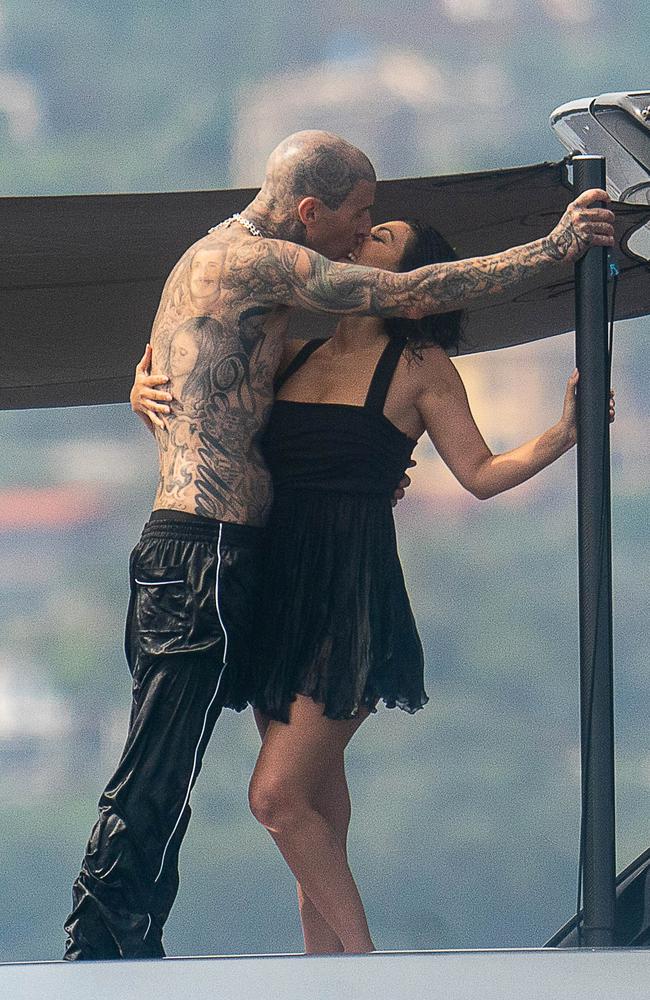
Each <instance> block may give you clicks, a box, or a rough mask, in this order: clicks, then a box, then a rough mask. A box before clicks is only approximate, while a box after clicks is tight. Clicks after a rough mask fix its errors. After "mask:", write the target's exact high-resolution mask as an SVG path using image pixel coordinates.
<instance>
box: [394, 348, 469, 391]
mask: <svg viewBox="0 0 650 1000" xmlns="http://www.w3.org/2000/svg"><path fill="white" fill-rule="evenodd" d="M405 357H406V364H407V371H408V378H409V381H411V382H412V384H413V387H414V388H415V389H416V391H421V390H423V389H428V388H430V387H431V385H432V384H436V383H438V384H439V383H440V382H441V381H448V380H449V379H452V380H454V381H455V380H456V379H457V378H458V372H457V370H456V368H455V366H454V364H453V363H452V361H451V359H450V358H449V356H448V354H447V352H446V351H445V350H444V348H442V347H440V346H439V345H438V344H430V345H428V346H427V347H421V348H418V349H417V350H416V351H414V352H413V353H412V354H411V353H408V354H406V355H405Z"/></svg>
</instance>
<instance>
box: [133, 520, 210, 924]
mask: <svg viewBox="0 0 650 1000" xmlns="http://www.w3.org/2000/svg"><path fill="white" fill-rule="evenodd" d="M222 531H223V524H220V525H219V538H218V540H217V572H216V577H215V583H214V593H215V602H216V605H217V617H218V618H219V624H220V625H221V630H222V632H223V638H224V644H223V660H222V662H221V671H220V673H219V679H218V680H217V684H216V687H215V689H214V694H213V695H212V698H211V699H210V704H209V705H208V707H207V708H206V710H205V715H204V717H203V726H202V727H201V735H200V736H199V740H198V743H197V744H196V749H195V751H194V762H193V764H192V773H191V775H190V780H189V783H188V786H187V794H186V795H185V801H184V802H183V805H182V808H181V811H180V813H179V814H178V819H177V820H176V822H175V824H174V829H173V830H172V832H171V833H170V835H169V838H168V840H167V843H166V844H165V848H164V850H163V853H162V858H161V861H160V868H159V869H158V874H157V875H156V877H155V879H154V882H157V881H158V879H159V878H160V876H161V875H162V870H163V867H164V865H165V856H166V854H167V848H168V847H169V845H170V843H171V840H172V837H173V836H174V834H175V833H176V830H177V829H178V824H179V823H180V821H181V817H182V815H183V813H184V812H185V807H186V806H187V803H188V802H189V798H190V792H191V790H192V782H193V781H194V775H195V773H196V765H197V759H198V754H199V747H200V746H201V740H202V739H203V734H204V733H205V727H206V725H207V721H208V714H209V712H210V709H211V708H212V705H213V703H214V700H215V698H216V697H217V694H218V693H219V688H220V686H221V678H222V677H223V672H224V670H225V667H226V653H227V650H228V633H227V632H226V628H225V626H224V623H223V618H222V617H221V608H220V607H219V571H220V570H221V533H222ZM148 933H149V928H148V927H147V930H146V932H145V937H146V936H147V934H148ZM143 940H144V938H143Z"/></svg>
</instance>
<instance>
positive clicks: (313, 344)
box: [273, 337, 327, 392]
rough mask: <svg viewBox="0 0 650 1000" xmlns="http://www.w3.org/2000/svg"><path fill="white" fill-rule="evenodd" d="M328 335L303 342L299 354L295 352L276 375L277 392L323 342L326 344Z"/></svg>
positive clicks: (275, 385) (275, 387)
mask: <svg viewBox="0 0 650 1000" xmlns="http://www.w3.org/2000/svg"><path fill="white" fill-rule="evenodd" d="M326 340H327V337H315V338H314V340H308V341H307V343H306V344H303V345H302V347H301V348H300V350H299V351H298V352H297V354H294V356H293V358H292V359H291V361H290V362H289V364H288V365H287V367H286V368H285V369H284V371H282V372H280V374H279V375H277V376H276V379H275V382H274V384H273V388H274V389H275V391H276V392H277V391H278V389H280V388H281V387H282V386H283V385H284V383H285V382H286V381H287V379H288V378H291V376H292V375H293V373H294V372H296V371H298V369H299V368H301V367H302V365H304V363H305V361H306V360H307V358H310V357H311V356H312V354H313V353H314V351H315V350H317V349H318V348H319V347H320V346H321V344H324V343H325V342H326Z"/></svg>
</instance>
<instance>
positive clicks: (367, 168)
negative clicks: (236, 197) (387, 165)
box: [262, 131, 376, 210]
mask: <svg viewBox="0 0 650 1000" xmlns="http://www.w3.org/2000/svg"><path fill="white" fill-rule="evenodd" d="M375 180H376V176H375V171H374V169H373V166H372V163H371V162H370V160H369V159H368V157H367V156H366V155H365V153H362V152H361V150H360V149H357V148H356V146H353V145H352V144H351V143H349V142H346V140H345V139H341V137H340V136H338V135H332V133H330V132H320V131H305V132H295V133H294V134H293V135H290V136H288V137H287V138H286V139H283V140H282V142H281V143H280V144H279V145H278V146H276V148H275V149H274V150H273V152H272V153H271V155H270V156H269V158H268V161H267V164H266V175H265V178H264V185H263V188H262V191H263V192H264V194H265V195H266V196H267V197H269V196H270V197H273V195H275V198H273V200H274V201H276V200H277V201H285V199H286V198H291V199H294V200H300V199H301V198H308V197H313V198H319V199H320V200H321V201H322V202H323V203H324V204H325V205H327V207H328V208H330V209H332V210H336V209H337V208H340V206H341V205H342V204H343V202H344V201H345V199H346V198H347V197H348V195H349V194H350V193H351V191H352V190H353V188H354V187H355V185H356V184H358V183H359V181H370V182H371V183H372V182H374V181H375Z"/></svg>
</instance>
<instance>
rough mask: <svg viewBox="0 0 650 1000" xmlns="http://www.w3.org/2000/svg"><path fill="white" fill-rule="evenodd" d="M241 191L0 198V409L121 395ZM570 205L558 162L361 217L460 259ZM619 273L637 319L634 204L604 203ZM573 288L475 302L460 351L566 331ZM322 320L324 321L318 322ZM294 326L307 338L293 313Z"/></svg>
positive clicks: (646, 307) (642, 306) (502, 243)
mask: <svg viewBox="0 0 650 1000" xmlns="http://www.w3.org/2000/svg"><path fill="white" fill-rule="evenodd" d="M254 194H255V191H254V190H253V189H242V190H229V191H181V192H174V193H168V194H127V195H74V196H64V197H32V198H1V199H0V234H1V236H0V240H1V243H0V297H1V309H0V317H1V319H0V322H1V324H2V326H1V329H2V345H3V350H2V361H3V364H2V366H1V370H0V407H1V408H4V409H11V408H20V407H36V406H74V405H80V404H90V403H116V402H122V401H124V400H126V399H128V393H129V389H130V386H131V382H132V377H133V366H134V365H135V363H136V361H137V360H138V358H139V357H140V355H141V353H142V350H143V347H144V344H145V342H146V340H147V338H148V336H149V331H150V329H151V324H152V321H153V318H154V314H155V312H156V308H157V304H158V299H159V297H160V293H161V290H162V286H163V283H164V281H165V278H166V277H167V274H168V273H169V271H170V270H171V268H172V266H173V264H174V263H175V261H176V260H177V259H178V258H179V257H180V255H181V254H182V253H183V251H184V250H185V249H186V248H187V247H188V246H189V245H190V244H191V243H193V242H194V241H195V240H197V239H199V238H200V237H201V236H203V235H204V234H205V232H206V231H207V230H208V229H209V228H210V226H212V225H214V224H216V223H217V222H219V221H220V220H221V219H223V218H226V217H227V216H228V215H231V214H232V213H233V212H234V211H237V210H238V209H240V208H242V207H243V206H244V205H246V204H247V203H248V202H249V201H250V200H251V198H252V197H253V195H254ZM570 200H571V189H570V186H569V185H568V183H567V180H566V164H565V163H564V162H560V163H542V164H537V165H535V166H529V167H519V168H516V169H512V170H492V171H487V172H483V173H475V174H459V175H453V176H450V177H425V178H415V179H408V180H394V181H382V182H380V183H379V185H378V192H377V200H376V210H375V212H374V218H375V221H377V222H379V221H386V220H388V219H391V218H399V217H404V216H408V217H417V218H420V219H422V220H424V221H428V222H431V223H432V224H433V225H435V226H436V227H437V228H438V229H440V230H441V232H442V233H444V235H445V236H446V237H447V239H449V241H450V242H451V243H452V244H453V245H454V246H455V248H456V250H457V251H458V254H459V256H461V257H471V256H476V255H480V254H486V253H494V252H496V251H498V250H504V249H506V248H507V247H510V246H517V245H518V244H521V243H526V242H528V241H530V240H533V239H537V238H538V237H540V236H543V235H545V234H546V233H548V232H549V231H550V230H551V228H552V227H553V225H554V224H555V222H556V221H557V220H558V218H559V217H560V215H561V213H562V211H563V210H564V208H565V206H566V205H567V204H568V202H569V201H570ZM616 214H617V235H618V247H617V249H616V258H617V262H618V265H619V268H620V271H621V277H620V284H619V289H618V292H617V308H616V315H617V318H621V319H622V318H627V317H631V316H640V315H645V314H647V313H650V281H648V276H649V274H650V264H648V263H647V262H643V261H640V260H638V259H637V258H635V257H634V256H633V255H632V254H630V253H629V252H627V251H626V241H627V239H628V238H629V235H630V234H631V233H632V232H633V231H634V230H635V229H637V228H638V226H639V225H640V224H642V223H643V222H645V221H647V219H648V209H647V208H642V207H636V206H630V205H618V206H616ZM573 310H574V303H573V281H572V280H571V279H570V276H569V275H565V277H564V278H562V279H561V280H559V279H555V280H553V279H552V280H551V281H550V283H549V282H547V283H545V284H541V285H538V286H532V285H531V286H529V287H527V288H526V289H525V290H523V289H519V290H518V292H517V294H516V295H515V296H514V297H513V298H512V299H511V300H509V301H503V302H500V303H498V304H496V303H494V302H490V303H487V304H485V305H483V306H481V305H478V306H477V307H476V308H474V309H473V310H472V311H471V313H470V314H469V317H468V322H467V327H466V330H465V334H464V342H463V344H462V345H461V353H472V352H477V351H487V350H494V349H495V348H498V347H507V346H510V345H513V344H521V343H526V342H528V341H532V340H537V339H540V338H542V337H550V336H553V335H555V334H558V333H563V332H565V331H567V330H571V329H573V326H574V319H573ZM326 322H329V321H326ZM292 325H293V329H294V332H296V331H297V328H300V329H301V331H302V333H303V335H305V334H306V335H308V336H309V335H311V334H312V333H314V334H316V333H317V332H321V331H322V329H323V324H322V322H321V320H320V318H318V317H315V316H313V315H312V316H310V315H307V314H296V316H295V318H294V320H293V321H292Z"/></svg>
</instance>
